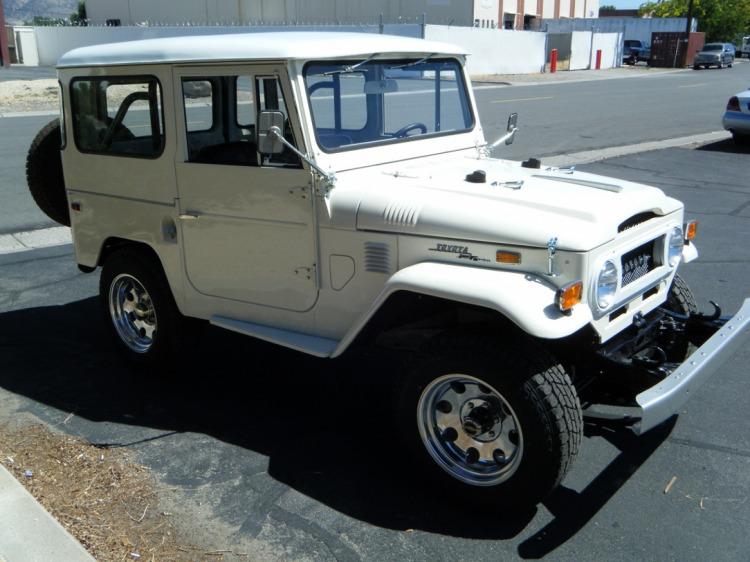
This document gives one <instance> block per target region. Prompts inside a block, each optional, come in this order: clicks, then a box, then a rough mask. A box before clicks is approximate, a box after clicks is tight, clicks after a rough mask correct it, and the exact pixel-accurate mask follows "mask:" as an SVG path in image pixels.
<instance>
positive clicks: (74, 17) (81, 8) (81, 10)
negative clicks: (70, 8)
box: [69, 0, 88, 25]
mask: <svg viewBox="0 0 750 562" xmlns="http://www.w3.org/2000/svg"><path fill="white" fill-rule="evenodd" d="M69 19H70V23H71V25H87V24H88V22H87V20H86V0H78V9H77V10H76V11H75V12H73V13H72V14H70V18H69Z"/></svg>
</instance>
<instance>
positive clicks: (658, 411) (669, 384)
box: [584, 299, 750, 435]
mask: <svg viewBox="0 0 750 562" xmlns="http://www.w3.org/2000/svg"><path fill="white" fill-rule="evenodd" d="M748 336H750V299H745V302H744V303H743V305H742V307H741V308H740V309H739V310H738V311H737V313H736V314H735V315H734V316H733V317H732V318H730V319H729V320H728V321H727V322H726V323H725V324H724V325H723V326H722V327H721V328H720V329H719V330H718V331H717V332H716V333H714V334H713V335H712V336H711V337H710V338H709V339H708V340H706V341H705V342H704V343H703V345H701V346H700V347H699V348H698V349H696V350H695V352H693V353H692V354H691V355H690V357H688V358H687V359H686V360H685V362H684V363H682V364H681V365H679V367H677V368H676V369H675V370H674V371H672V373H671V374H669V375H668V376H667V377H665V378H664V379H663V380H661V381H660V382H659V383H657V384H656V385H654V386H652V387H651V388H648V389H646V390H644V391H642V392H640V393H639V394H638V395H637V396H636V397H635V403H636V405H635V406H616V405H609V404H591V405H589V406H588V407H587V408H586V409H585V410H584V415H585V416H586V417H590V418H599V419H608V420H621V421H625V422H627V423H628V424H630V425H631V428H632V429H633V431H634V432H635V433H636V434H639V435H640V434H641V433H645V432H646V431H648V430H649V429H652V428H654V427H656V426H657V425H659V424H660V423H662V422H663V421H665V420H667V419H668V418H670V417H671V416H672V415H674V414H675V413H676V412H677V411H678V410H679V409H680V408H681V407H682V406H683V405H684V404H685V403H686V402H687V401H688V399H689V398H690V396H691V393H694V392H695V391H696V390H697V389H698V388H700V386H701V385H702V384H703V383H704V382H705V381H706V380H708V378H710V377H711V375H713V374H714V373H715V372H716V371H717V369H718V368H719V367H720V366H721V365H722V364H723V363H724V362H725V361H726V360H727V359H728V358H729V357H730V356H731V355H732V354H733V353H734V352H735V351H736V350H737V349H738V348H739V347H740V346H741V345H742V343H743V342H745V341H746V340H747V339H748Z"/></svg>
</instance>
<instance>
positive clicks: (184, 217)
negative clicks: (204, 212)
mask: <svg viewBox="0 0 750 562" xmlns="http://www.w3.org/2000/svg"><path fill="white" fill-rule="evenodd" d="M198 217H199V215H198V214H196V213H184V214H182V215H180V216H179V217H178V218H179V219H180V220H181V221H194V220H197V219H198Z"/></svg>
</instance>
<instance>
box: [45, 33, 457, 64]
mask: <svg viewBox="0 0 750 562" xmlns="http://www.w3.org/2000/svg"><path fill="white" fill-rule="evenodd" d="M373 53H382V54H388V55H396V54H425V55H426V54H432V53H436V54H447V55H465V54H467V52H466V50H464V49H462V48H461V47H457V46H455V45H450V44H448V43H438V42H435V41H425V40H424V39H413V38H411V37H399V36H396V35H380V34H376V33H344V32H317V31H306V32H300V31H277V32H271V33H268V32H263V33H227V34H221V35H185V36H180V37H165V38H161V39H144V40H139V41H127V42H123V43H107V44H104V45H92V46H90V47H80V48H78V49H73V50H72V51H68V52H67V53H65V54H64V55H63V56H62V57H61V58H60V60H59V61H58V63H57V67H58V68H68V67H77V66H107V65H124V64H159V63H182V62H209V61H211V62H214V61H245V60H279V59H296V60H312V59H330V58H341V57H356V56H362V55H371V54H373Z"/></svg>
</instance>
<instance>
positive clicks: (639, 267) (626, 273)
mask: <svg viewBox="0 0 750 562" xmlns="http://www.w3.org/2000/svg"><path fill="white" fill-rule="evenodd" d="M655 248H656V241H655V240H651V241H650V242H646V243H645V244H643V245H642V246H638V247H637V248H635V249H634V250H631V251H629V252H628V253H626V254H623V256H622V258H621V259H620V263H621V266H622V279H621V282H620V285H621V286H622V287H625V286H626V285H629V284H630V283H632V282H633V281H636V280H637V279H640V278H641V277H643V276H644V275H646V274H647V273H648V272H649V271H653V270H654V269H655V268H656V267H657V266H658V265H659V264H658V263H657V259H656V254H655Z"/></svg>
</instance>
